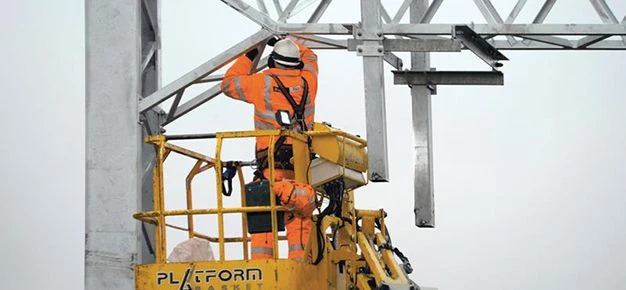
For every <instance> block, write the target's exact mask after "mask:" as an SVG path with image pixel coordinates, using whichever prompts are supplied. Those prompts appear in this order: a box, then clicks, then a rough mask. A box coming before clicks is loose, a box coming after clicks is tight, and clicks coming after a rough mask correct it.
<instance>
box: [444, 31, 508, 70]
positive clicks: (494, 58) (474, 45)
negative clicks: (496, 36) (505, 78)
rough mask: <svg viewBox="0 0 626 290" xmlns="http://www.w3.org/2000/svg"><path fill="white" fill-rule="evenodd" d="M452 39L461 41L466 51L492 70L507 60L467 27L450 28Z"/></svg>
mask: <svg viewBox="0 0 626 290" xmlns="http://www.w3.org/2000/svg"><path fill="white" fill-rule="evenodd" d="M452 38H455V39H459V40H461V41H462V42H463V45H464V46H465V47H467V49H469V50H471V51H472V52H473V53H474V54H476V55H477V56H478V57H479V58H480V59H482V60H483V61H484V62H486V63H487V64H488V65H489V66H491V67H492V68H494V69H495V68H498V67H501V66H502V64H501V63H499V61H502V60H509V59H508V58H507V57H506V56H504V55H503V54H502V53H500V51H498V50H497V49H496V48H495V47H493V46H492V45H491V44H489V42H487V41H486V40H485V39H484V38H482V37H481V36H480V35H478V34H477V33H476V32H474V30H472V29H471V28H470V27H469V26H467V25H455V26H454V27H453V28H452Z"/></svg>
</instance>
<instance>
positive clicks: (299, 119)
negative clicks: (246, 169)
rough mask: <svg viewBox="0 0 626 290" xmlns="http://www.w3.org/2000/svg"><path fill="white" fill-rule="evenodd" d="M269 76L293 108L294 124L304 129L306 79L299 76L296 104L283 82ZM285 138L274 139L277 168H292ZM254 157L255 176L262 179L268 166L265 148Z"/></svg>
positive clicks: (289, 151)
mask: <svg viewBox="0 0 626 290" xmlns="http://www.w3.org/2000/svg"><path fill="white" fill-rule="evenodd" d="M269 76H270V77H272V78H273V79H274V81H275V82H276V85H277V86H278V90H279V91H280V92H281V94H282V95H283V96H284V97H285V99H286V100H287V102H289V105H291V108H292V109H293V112H294V117H295V120H296V124H297V125H298V127H299V128H300V130H302V131H306V130H307V126H306V122H305V120H304V111H305V106H306V102H307V99H308V97H309V84H308V82H307V81H306V79H305V78H303V77H300V78H301V79H302V83H303V91H302V99H301V100H300V103H299V104H298V103H296V101H295V99H294V98H293V96H292V95H291V93H289V89H287V87H285V85H284V84H283V82H282V81H281V80H280V79H279V78H278V77H277V76H275V75H269ZM286 138H287V137H286V136H280V137H279V138H278V140H276V145H275V146H274V160H275V163H276V165H275V166H276V168H278V169H286V170H293V165H292V164H291V163H290V162H289V160H290V159H291V157H293V149H292V147H291V145H289V144H284V143H285V141H286ZM256 158H257V165H258V168H257V171H256V172H255V173H254V175H255V178H261V179H264V177H263V170H264V169H265V168H267V167H268V158H267V150H266V149H264V150H259V151H257V152H256Z"/></svg>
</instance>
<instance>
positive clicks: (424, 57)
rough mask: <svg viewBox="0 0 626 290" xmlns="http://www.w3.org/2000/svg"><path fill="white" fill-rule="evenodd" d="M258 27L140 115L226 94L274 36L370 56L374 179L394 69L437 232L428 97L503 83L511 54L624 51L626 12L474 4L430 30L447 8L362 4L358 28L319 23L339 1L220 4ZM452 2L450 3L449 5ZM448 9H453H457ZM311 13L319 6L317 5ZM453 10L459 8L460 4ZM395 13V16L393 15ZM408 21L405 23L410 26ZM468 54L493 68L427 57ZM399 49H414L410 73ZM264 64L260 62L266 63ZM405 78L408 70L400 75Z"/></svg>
mask: <svg viewBox="0 0 626 290" xmlns="http://www.w3.org/2000/svg"><path fill="white" fill-rule="evenodd" d="M221 1H222V2H223V3H224V4H226V5H228V6H230V7H231V8H233V9H235V10H236V11H238V12H239V13H240V14H242V15H243V16H244V17H246V18H248V19H249V20H250V21H252V22H254V23H256V24H258V25H259V26H260V27H261V29H260V30H259V31H258V32H256V33H254V34H253V35H250V36H249V37H248V38H246V39H244V40H242V41H241V42H239V43H237V44H235V45H234V46H232V47H231V48H229V49H227V50H225V51H224V52H222V53H221V54H219V55H217V56H215V57H213V58H212V59H210V60H208V61H206V62H205V63H203V64H202V65H200V66H198V67H197V68H196V69H194V70H192V71H190V72H188V73H187V74H185V75H183V76H181V77H180V78H178V79H177V80H175V81H173V82H171V83H170V84H168V85H166V86H165V87H163V88H161V89H159V90H158V91H156V92H154V93H152V94H150V95H148V96H146V97H145V98H144V99H142V100H140V102H139V112H140V113H143V112H146V111H147V110H149V109H151V108H153V107H155V106H157V105H159V104H161V103H162V102H164V101H165V100H168V99H170V98H173V101H172V103H171V105H170V106H169V109H168V110H167V114H166V116H167V117H166V118H165V120H164V122H163V125H167V124H169V123H171V122H173V121H175V120H176V119H178V118H180V117H182V116H184V115H185V114H187V113H188V112H190V111H192V110H193V109H195V108H197V107H198V106H200V105H202V104H204V103H206V102H207V101H209V100H211V99H213V98H215V97H216V96H217V95H219V94H220V93H221V91H220V84H219V82H220V81H221V79H222V77H223V75H220V74H215V72H216V71H218V70H219V69H220V68H222V67H224V66H225V65H227V64H228V63H229V62H231V61H232V60H233V59H235V58H236V57H237V56H239V55H241V54H242V53H244V52H246V51H247V50H249V49H251V48H253V47H258V48H261V49H262V48H263V47H264V44H265V42H266V41H267V40H268V39H269V38H270V37H271V36H272V35H275V34H282V35H285V34H288V35H290V36H291V37H294V38H296V39H298V40H299V41H302V42H303V43H305V44H306V45H307V46H309V47H311V48H314V49H335V50H346V51H350V52H353V53H356V54H357V55H358V56H361V57H362V58H363V66H364V69H363V78H364V80H365V82H364V83H365V88H364V96H365V103H366V117H367V120H368V124H367V135H368V139H369V140H370V143H369V155H370V170H369V178H370V180H372V181H387V180H388V169H387V168H388V165H387V145H386V139H387V138H386V117H385V101H384V99H385V93H384V81H383V63H384V62H386V63H388V64H389V65H390V66H391V67H393V68H394V69H395V70H397V71H396V72H394V73H395V76H394V83H396V84H409V85H410V87H411V94H412V96H413V98H412V100H413V101H414V104H413V107H414V108H413V125H414V135H415V142H414V143H415V148H416V149H415V150H416V152H415V154H416V156H415V160H416V161H415V162H416V164H415V196H416V201H415V203H416V205H415V210H416V224H417V225H418V226H425V227H430V226H434V210H433V208H434V204H433V192H432V191H433V181H432V153H431V143H432V141H431V138H432V137H431V132H430V127H431V125H430V124H431V118H430V101H429V100H430V95H431V94H435V93H436V86H437V85H502V84H503V74H502V73H501V72H500V71H498V69H499V67H500V66H502V63H501V62H502V61H505V60H507V58H506V57H505V56H504V55H503V54H502V53H501V51H506V50H556V51H570V50H625V49H626V15H625V16H624V17H623V18H622V19H621V20H619V19H618V18H617V17H616V15H615V13H614V12H613V10H612V9H611V7H610V6H609V5H608V4H607V2H606V1H604V0H589V11H588V12H589V13H591V14H595V15H597V17H598V20H599V22H601V23H597V24H589V23H560V24H559V23H545V21H546V19H547V18H548V16H549V15H550V13H551V12H552V10H553V8H554V6H555V4H556V0H546V1H541V4H542V5H541V6H540V7H539V9H538V10H536V11H529V9H530V8H528V7H527V5H526V4H527V2H528V1H527V0H518V1H517V2H516V3H515V5H514V6H513V8H512V9H511V10H510V11H499V10H498V9H497V8H496V7H495V6H494V5H493V3H492V2H491V1H490V0H474V1H473V3H474V5H475V6H476V8H477V9H478V11H480V14H481V15H482V16H483V19H477V21H470V22H469V23H466V24H464V25H459V24H451V23H431V22H432V20H433V18H434V17H435V16H436V15H437V13H438V12H440V10H441V9H443V8H442V7H446V5H444V1H443V0H431V1H428V0H403V1H401V4H400V6H399V7H398V8H397V9H396V10H395V12H394V11H392V10H390V9H388V6H389V5H387V3H386V1H384V0H382V1H381V0H361V1H360V3H361V5H360V7H355V10H356V9H359V8H360V11H361V19H355V20H354V22H353V23H332V22H331V23H319V21H320V19H321V18H322V17H323V15H324V13H325V12H326V11H327V9H329V7H331V6H332V0H317V1H311V0H289V1H279V0H273V1H264V0H256V1H242V0H221ZM445 3H448V2H445ZM450 3H451V2H450ZM305 6H312V7H310V9H307V11H310V12H311V14H310V15H309V17H308V18H307V21H306V22H304V23H295V22H289V21H290V20H291V19H293V18H294V17H293V16H294V15H295V14H296V12H299V11H300V10H302V9H303V7H305ZM313 7H314V8H313ZM449 7H452V8H454V5H453V3H451V5H450V6H449ZM390 12H391V13H390ZM521 12H530V13H532V14H533V15H534V17H533V19H532V21H529V22H528V23H519V22H518V18H519V16H520V14H521ZM407 20H408V21H407ZM462 50H469V51H471V52H473V53H474V54H475V55H476V56H478V57H479V58H480V59H482V60H483V61H484V62H485V63H486V64H487V65H488V70H486V71H470V72H468V71H435V70H434V69H433V68H431V67H430V61H429V53H430V52H459V51H462ZM396 52H411V61H410V62H409V63H411V69H410V70H408V71H407V70H406V69H405V67H404V63H405V62H404V60H403V59H402V58H401V57H399V56H398V55H396V54H395V53H396ZM259 57H260V56H259ZM266 63H267V59H257V60H256V64H257V65H256V68H255V69H254V70H253V72H256V71H260V70H262V69H263V68H265V65H266ZM403 69H404V70H405V71H402V70H403ZM211 82H214V83H215V85H213V86H212V87H210V88H209V89H207V90H205V91H204V92H202V93H200V94H198V95H196V96H192V97H191V98H186V99H188V100H187V101H186V102H181V100H183V96H184V95H185V91H186V89H187V88H188V87H190V86H193V85H196V84H204V83H211Z"/></svg>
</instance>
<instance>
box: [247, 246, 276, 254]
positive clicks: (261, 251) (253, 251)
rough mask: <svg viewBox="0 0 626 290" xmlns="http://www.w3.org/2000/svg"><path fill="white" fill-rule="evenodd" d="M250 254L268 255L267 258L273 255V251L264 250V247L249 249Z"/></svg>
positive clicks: (269, 249) (270, 249)
mask: <svg viewBox="0 0 626 290" xmlns="http://www.w3.org/2000/svg"><path fill="white" fill-rule="evenodd" d="M250 253H251V254H252V255H268V256H273V255H274V251H273V249H272V248H266V247H250Z"/></svg>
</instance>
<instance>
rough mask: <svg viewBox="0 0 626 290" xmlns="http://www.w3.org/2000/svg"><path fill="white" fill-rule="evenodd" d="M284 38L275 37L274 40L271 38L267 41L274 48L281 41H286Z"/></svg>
mask: <svg viewBox="0 0 626 290" xmlns="http://www.w3.org/2000/svg"><path fill="white" fill-rule="evenodd" d="M284 38H285V37H284V36H280V35H274V36H273V37H272V38H270V39H269V40H268V41H267V45H269V46H274V44H276V42H278V41H279V40H281V39H284Z"/></svg>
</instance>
